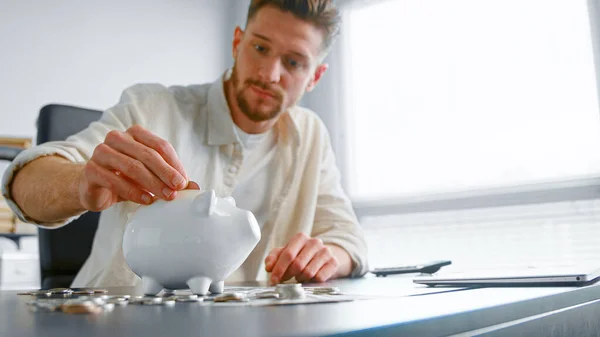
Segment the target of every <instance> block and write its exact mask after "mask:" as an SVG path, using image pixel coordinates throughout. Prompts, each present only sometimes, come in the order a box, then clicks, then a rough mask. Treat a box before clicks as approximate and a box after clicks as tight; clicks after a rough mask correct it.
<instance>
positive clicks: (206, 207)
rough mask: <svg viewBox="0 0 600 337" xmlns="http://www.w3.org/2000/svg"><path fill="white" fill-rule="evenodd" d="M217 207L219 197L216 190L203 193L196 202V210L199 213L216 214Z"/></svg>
mask: <svg viewBox="0 0 600 337" xmlns="http://www.w3.org/2000/svg"><path fill="white" fill-rule="evenodd" d="M216 205H217V196H216V193H215V190H210V191H206V192H204V193H201V194H200V195H199V196H197V197H196V199H195V200H194V208H195V209H196V211H198V212H199V213H202V214H204V213H206V214H208V215H210V214H212V213H214V212H215V207H216Z"/></svg>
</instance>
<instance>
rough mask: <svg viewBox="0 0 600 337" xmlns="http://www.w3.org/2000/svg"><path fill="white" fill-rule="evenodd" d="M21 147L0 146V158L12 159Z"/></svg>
mask: <svg viewBox="0 0 600 337" xmlns="http://www.w3.org/2000/svg"><path fill="white" fill-rule="evenodd" d="M21 151H23V149H20V148H17V147H12V146H0V160H5V161H13V159H15V157H17V155H18V154H19V153H20V152H21Z"/></svg>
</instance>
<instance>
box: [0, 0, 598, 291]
mask: <svg viewBox="0 0 600 337" xmlns="http://www.w3.org/2000/svg"><path fill="white" fill-rule="evenodd" d="M248 3H249V1H245V0H244V1H243V0H221V1H208V0H194V1H192V0H169V1H166V0H146V1H141V0H126V1H115V0H105V1H102V2H90V1H75V0H55V1H52V2H48V1H41V0H25V1H14V0H0V46H1V52H0V143H2V141H5V142H10V141H11V140H12V141H16V142H17V143H18V144H24V145H19V146H28V145H27V144H35V141H36V140H35V137H36V130H37V129H36V119H37V116H38V113H39V110H40V108H41V107H42V106H44V105H46V104H50V103H60V104H69V105H75V106H81V107H87V108H91V109H99V110H104V109H107V108H109V107H110V106H112V105H114V104H115V103H116V102H117V101H118V98H119V96H120V94H121V92H122V90H123V89H124V88H126V87H128V86H130V85H132V84H134V83H139V82H156V83H161V84H165V85H186V84H196V83H204V82H209V81H213V80H214V79H215V78H216V77H218V76H219V75H220V74H221V73H222V72H223V71H224V70H225V69H226V68H227V67H229V66H231V64H232V57H231V41H232V36H233V31H234V28H235V26H236V25H241V26H243V25H245V16H246V12H247V6H248ZM337 4H338V6H339V8H340V10H341V12H342V15H343V26H342V32H341V33H342V35H341V36H340V38H339V40H338V41H337V43H336V44H335V47H334V49H333V50H332V52H331V54H330V55H329V56H328V57H327V59H326V62H327V63H329V64H330V68H329V70H328V71H327V73H326V75H325V77H324V78H323V80H322V82H321V83H320V84H319V86H318V87H317V89H316V90H315V91H314V92H312V93H309V94H307V96H305V97H304V99H303V100H302V101H301V104H302V105H305V106H307V107H309V108H312V109H314V110H315V111H316V112H317V113H318V114H319V115H320V116H321V118H322V119H323V120H324V122H325V124H326V125H327V127H328V129H329V132H330V133H331V139H332V143H333V146H334V151H335V153H336V159H337V162H338V165H339V167H340V170H341V171H342V174H343V184H344V188H345V189H346V191H347V192H348V194H349V195H350V197H351V199H352V201H353V205H354V207H355V210H356V213H357V215H358V216H359V219H360V222H361V226H362V228H363V229H364V231H365V233H366V235H367V238H368V243H369V259H370V263H371V267H384V266H399V265H407V264H408V265H410V264H416V263H420V262H426V261H430V260H437V259H448V260H452V262H453V264H452V266H450V267H446V268H452V269H454V270H468V269H473V268H477V269H481V268H504V267H508V268H512V267H518V266H557V265H572V264H584V265H597V266H598V267H600V248H599V247H600V245H599V244H598V243H599V242H598V241H599V240H600V239H598V238H600V224H599V220H600V111H599V97H600V95H599V88H600V86H599V85H598V83H599V82H598V81H599V78H600V76H599V73H600V45H599V41H600V25H599V22H600V1H597V0H503V1H497V0H489V1H481V0H452V1H448V0H418V1H417V0H371V1H369V0H346V1H337ZM6 165H7V163H6V162H2V161H0V171H2V172H3V171H4V168H5V167H6ZM1 203H2V200H0V224H1V221H3V220H2V219H3V218H2V216H3V215H2V213H1V212H2V210H4V212H5V214H6V212H8V211H9V210H8V209H7V207H6V206H2V204H1ZM5 218H6V219H9V220H8V221H13V222H14V218H11V217H10V215H5ZM6 219H5V220H6ZM11 219H12V220H11ZM5 223H6V221H5ZM2 228H4V233H5V234H6V235H4V236H5V237H9V236H10V235H9V234H10V233H13V234H14V233H16V232H21V233H28V234H30V235H31V236H25V237H24V238H21V239H20V243H21V245H20V247H18V246H17V245H16V243H15V242H14V241H12V240H8V239H5V240H4V241H2V242H3V243H2V244H3V245H2V246H0V247H3V248H2V249H3V251H4V253H3V255H2V256H3V257H2V258H0V260H2V262H3V263H4V266H3V267H2V271H1V274H0V275H1V276H2V278H1V280H0V287H9V286H11V285H12V286H14V285H15V284H17V286H18V287H20V288H23V286H24V285H28V284H29V285H31V286H32V287H37V284H38V281H37V279H36V277H38V276H36V272H35V268H36V266H37V264H36V263H37V262H36V258H37V257H38V255H37V254H38V252H37V250H36V248H37V243H36V241H35V240H36V235H35V233H36V229H35V228H30V227H27V226H25V225H21V226H20V227H19V226H16V225H15V226H12V227H10V226H9V227H2ZM19 253H21V255H18V254H19ZM11 254H12V255H11ZM23 261H28V262H23ZM27 263H29V264H27ZM26 264H27V267H22V269H23V270H27V271H30V272H29V275H30V277H29V278H27V277H24V278H22V279H21V281H19V282H17V281H15V277H13V276H11V273H12V274H14V273H15V270H14V268H17V269H18V268H19V267H18V266H24V265H26ZM6 265H11V266H15V265H16V266H17V267H12V268H13V269H10V270H8V269H7V268H8V267H6ZM27 268H29V269H27ZM21 272H23V271H21ZM34 285H35V286H34Z"/></svg>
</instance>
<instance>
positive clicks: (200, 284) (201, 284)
mask: <svg viewBox="0 0 600 337" xmlns="http://www.w3.org/2000/svg"><path fill="white" fill-rule="evenodd" d="M211 282H212V281H211V279H209V278H208V277H205V276H198V277H192V278H191V279H189V280H187V282H186V284H187V286H188V287H190V290H192V293H194V294H196V295H202V296H204V295H206V294H208V288H209V287H210V283H211Z"/></svg>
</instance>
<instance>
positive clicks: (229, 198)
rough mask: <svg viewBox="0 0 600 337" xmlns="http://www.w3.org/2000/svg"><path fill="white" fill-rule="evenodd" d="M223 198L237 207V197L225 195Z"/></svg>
mask: <svg viewBox="0 0 600 337" xmlns="http://www.w3.org/2000/svg"><path fill="white" fill-rule="evenodd" d="M223 199H225V200H227V202H228V203H230V204H231V205H232V206H233V207H236V205H235V199H233V197H225V198H223Z"/></svg>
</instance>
